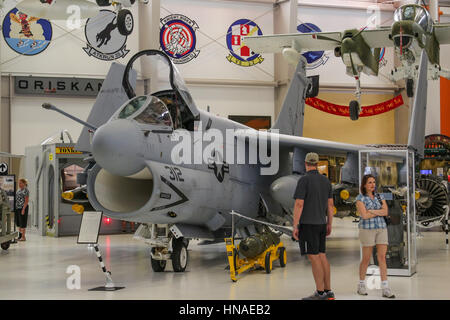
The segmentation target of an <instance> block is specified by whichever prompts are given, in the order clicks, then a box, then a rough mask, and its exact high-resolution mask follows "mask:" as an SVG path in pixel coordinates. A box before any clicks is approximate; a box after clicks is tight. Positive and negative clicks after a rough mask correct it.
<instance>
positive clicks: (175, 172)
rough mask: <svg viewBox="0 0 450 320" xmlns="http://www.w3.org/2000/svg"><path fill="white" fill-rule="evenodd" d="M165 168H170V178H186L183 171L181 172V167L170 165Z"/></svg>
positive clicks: (181, 179)
mask: <svg viewBox="0 0 450 320" xmlns="http://www.w3.org/2000/svg"><path fill="white" fill-rule="evenodd" d="M164 168H166V169H167V170H169V173H170V175H169V179H170V180H172V181H180V182H184V179H183V178H182V175H183V173H182V172H181V170H180V169H179V168H176V167H169V166H165V167H164Z"/></svg>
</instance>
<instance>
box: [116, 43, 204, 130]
mask: <svg viewBox="0 0 450 320" xmlns="http://www.w3.org/2000/svg"><path fill="white" fill-rule="evenodd" d="M138 58H140V59H141V63H140V65H139V66H137V72H138V74H139V75H140V76H141V77H142V79H145V80H149V81H148V84H149V86H144V89H145V92H144V94H141V95H138V94H136V91H135V89H134V88H132V86H131V84H130V82H129V77H128V75H129V71H130V70H131V69H132V68H133V63H134V62H135V61H136V59H138ZM123 87H124V89H125V92H126V93H127V95H128V97H129V98H130V101H128V102H127V103H126V104H125V105H123V106H122V107H121V108H120V111H118V112H117V113H116V114H115V117H113V118H112V119H130V120H135V121H137V122H138V123H141V124H146V125H157V126H170V127H171V129H172V130H176V129H187V130H189V131H193V130H194V122H195V121H196V120H198V118H199V116H200V113H199V111H198V108H197V106H196V105H195V103H194V101H193V99H192V96H191V94H190V93H189V90H188V88H187V86H186V84H185V82H184V80H183V78H182V77H181V75H180V74H179V72H178V70H177V68H176V67H175V65H174V64H173V63H172V61H171V60H170V58H169V57H168V56H167V55H166V54H165V53H163V52H161V51H158V50H143V51H140V52H138V53H137V54H135V55H134V56H133V57H132V58H131V59H130V61H129V62H128V64H127V66H126V69H125V75H124V79H123ZM158 130H159V129H158Z"/></svg>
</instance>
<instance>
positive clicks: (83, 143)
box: [75, 62, 137, 151]
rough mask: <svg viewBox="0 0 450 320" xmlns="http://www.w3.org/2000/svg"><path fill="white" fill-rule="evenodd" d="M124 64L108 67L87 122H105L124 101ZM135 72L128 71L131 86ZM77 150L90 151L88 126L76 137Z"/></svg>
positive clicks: (100, 123)
mask: <svg viewBox="0 0 450 320" xmlns="http://www.w3.org/2000/svg"><path fill="white" fill-rule="evenodd" d="M124 72H125V66H124V65H121V64H118V63H115V62H114V63H113V64H112V65H111V68H110V69H109V72H108V75H107V76H106V78H105V81H103V85H102V89H101V90H100V92H99V93H98V95H97V99H96V100H95V103H94V106H93V107H92V109H91V112H90V113H89V117H88V119H87V122H88V123H90V124H93V125H94V126H96V127H100V126H101V125H102V124H104V123H106V122H107V121H108V120H109V119H110V118H111V116H112V115H113V114H114V112H116V110H117V109H119V108H120V107H121V106H122V105H123V104H124V103H125V102H126V101H128V100H129V99H128V96H127V94H126V92H125V90H124V89H123V87H122V79H123V74H124ZM136 78H137V73H136V71H135V70H131V72H130V82H131V83H132V86H134V87H135V86H136ZM75 148H76V149H77V150H79V151H91V143H90V134H89V128H88V127H86V126H85V127H83V130H82V131H81V134H80V137H79V138H78V142H77V145H76V147H75Z"/></svg>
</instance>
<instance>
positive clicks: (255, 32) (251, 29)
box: [227, 19, 264, 67]
mask: <svg viewBox="0 0 450 320" xmlns="http://www.w3.org/2000/svg"><path fill="white" fill-rule="evenodd" d="M262 34H263V33H262V31H261V29H260V28H259V27H258V25H257V24H256V23H255V22H253V21H251V20H248V19H240V20H237V21H235V22H233V24H232V25H231V26H230V27H229V28H228V32H227V46H228V50H230V55H228V56H227V60H228V61H229V62H232V63H234V64H237V65H238V66H241V67H251V66H254V65H256V64H258V63H262V62H263V61H264V58H263V57H262V56H261V55H260V54H259V53H255V52H253V51H252V50H251V49H250V48H249V47H247V46H246V45H245V43H244V42H243V41H242V37H247V36H248V37H249V36H262Z"/></svg>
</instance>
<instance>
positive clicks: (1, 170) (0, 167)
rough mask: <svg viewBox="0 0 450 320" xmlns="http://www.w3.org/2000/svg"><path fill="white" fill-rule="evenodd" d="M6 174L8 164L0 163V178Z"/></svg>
mask: <svg viewBox="0 0 450 320" xmlns="http://www.w3.org/2000/svg"><path fill="white" fill-rule="evenodd" d="M7 174H8V164H7V163H4V162H1V163H0V176H6V175H7Z"/></svg>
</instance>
